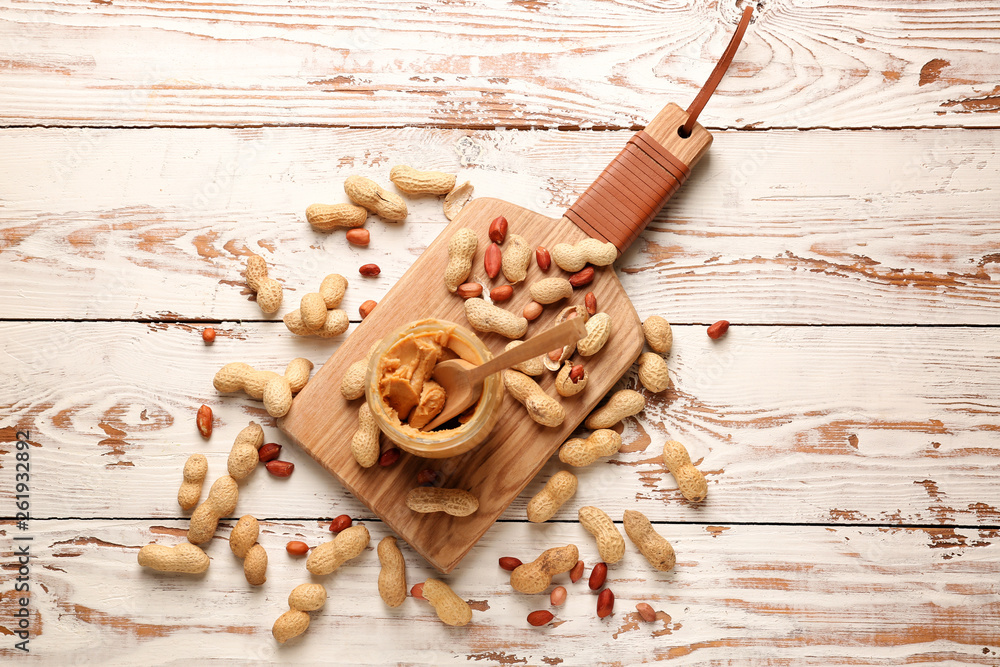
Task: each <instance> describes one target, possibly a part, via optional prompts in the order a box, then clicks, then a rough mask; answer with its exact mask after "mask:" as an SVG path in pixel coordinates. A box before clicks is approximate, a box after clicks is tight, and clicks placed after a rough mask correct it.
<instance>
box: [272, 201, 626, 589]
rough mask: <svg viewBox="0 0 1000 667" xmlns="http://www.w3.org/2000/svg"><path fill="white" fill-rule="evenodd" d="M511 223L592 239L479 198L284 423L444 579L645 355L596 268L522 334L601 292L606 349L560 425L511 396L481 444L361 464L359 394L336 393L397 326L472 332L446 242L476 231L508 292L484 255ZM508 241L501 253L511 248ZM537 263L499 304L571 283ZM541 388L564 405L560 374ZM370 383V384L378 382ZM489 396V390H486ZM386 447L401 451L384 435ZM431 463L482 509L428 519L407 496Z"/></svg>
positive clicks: (514, 308) (564, 237)
mask: <svg viewBox="0 0 1000 667" xmlns="http://www.w3.org/2000/svg"><path fill="white" fill-rule="evenodd" d="M499 216H503V217H505V218H506V219H507V221H508V223H509V224H510V234H511V235H513V234H518V235H520V236H522V237H523V238H524V239H525V241H526V242H527V244H528V247H529V248H531V249H534V248H536V247H538V246H545V247H549V248H551V247H554V246H555V244H556V243H558V242H560V241H563V242H567V243H576V242H577V241H580V240H582V239H585V238H588V236H587V234H585V233H584V232H583V231H582V230H580V229H579V228H577V227H576V226H575V225H573V223H571V222H570V221H568V220H566V219H561V220H557V219H554V218H548V217H546V216H544V215H540V214H538V213H535V212H534V211H529V210H528V209H525V208H521V207H519V206H515V205H513V204H510V203H508V202H505V201H502V200H499V199H489V198H480V199H476V200H474V201H472V202H470V203H469V204H467V205H466V206H465V208H463V209H462V211H461V213H459V215H458V216H457V217H456V218H455V220H454V221H452V222H451V224H449V225H448V226H447V227H446V228H445V230H444V231H443V232H442V233H441V235H440V236H439V237H438V238H437V239H436V240H435V241H433V242H432V243H431V244H430V245H429V246H428V247H427V250H425V251H424V252H423V253H422V254H421V255H420V257H419V258H418V259H417V261H416V262H414V264H413V265H412V266H411V267H410V269H409V270H408V271H407V272H406V273H405V274H404V275H403V277H402V278H401V279H400V281H399V283H398V284H397V285H396V286H395V287H394V288H393V289H391V290H390V291H389V293H388V294H386V295H385V297H384V298H383V299H382V301H381V302H380V303H379V305H378V306H377V307H376V308H375V310H373V311H372V312H371V314H370V315H368V317H366V318H365V320H364V321H363V322H362V323H361V324H360V325H359V326H358V328H357V330H356V332H354V333H353V334H352V335H351V336H350V337H349V338H348V339H347V340H345V341H344V342H343V344H342V345H341V346H340V347H338V348H337V350H336V352H334V354H333V355H332V356H331V357H330V358H329V359H328V360H327V361H326V362H325V363H324V364H323V367H322V368H321V369H320V370H318V371H317V372H316V373H315V374H314V375H313V377H312V379H311V380H310V381H309V384H307V385H306V387H305V388H304V389H303V390H302V391H301V392H299V395H298V396H296V397H295V400H294V401H293V402H292V408H291V410H290V411H289V412H288V414H287V415H285V416H284V417H282V418H281V419H280V420H279V422H278V425H279V427H280V428H281V430H282V431H283V432H284V433H285V435H287V436H288V438H289V439H291V441H292V442H294V443H295V444H296V445H297V446H298V447H299V448H301V449H302V450H304V451H305V452H307V453H308V454H309V455H310V456H312V457H313V458H314V459H315V460H316V462H317V463H319V464H320V465H321V466H323V467H324V468H325V469H326V470H328V471H329V472H330V473H331V474H332V475H333V476H334V477H336V478H337V480H338V481H340V482H341V483H342V484H343V485H344V486H345V487H347V488H348V489H349V490H350V491H351V493H352V494H354V496H355V497H356V498H358V499H359V500H360V501H362V502H363V503H364V504H365V505H367V506H368V507H369V508H370V509H371V511H373V512H375V514H376V515H377V516H378V517H379V519H381V520H382V521H384V522H385V523H386V524H387V525H388V526H389V527H391V529H392V530H393V531H394V532H395V533H396V534H398V535H399V536H400V537H401V538H402V539H404V540H406V542H408V543H409V544H410V546H411V547H413V548H414V549H415V550H416V551H417V552H418V553H420V554H421V555H422V556H424V558H426V559H427V560H428V561H429V562H430V563H431V564H432V565H434V567H436V568H438V569H439V570H441V571H442V572H450V571H451V570H452V568H454V567H455V565H456V564H457V563H458V562H459V561H460V560H461V559H462V558H463V557H464V556H465V554H466V553H468V551H469V549H471V548H472V546H473V545H474V544H475V543H476V541H478V540H479V538H480V537H481V536H482V535H483V533H485V532H486V531H487V530H489V528H490V526H492V525H493V522H494V521H496V520H497V518H498V517H499V516H500V515H501V514H502V513H503V512H504V510H505V509H507V506H508V505H509V504H510V503H511V501H512V500H514V498H516V497H517V495H518V494H519V493H520V492H521V490H522V489H523V488H524V487H525V486H526V485H527V484H528V483H529V482H530V481H531V479H532V478H533V477H534V476H535V474H536V473H537V472H538V470H539V469H540V468H541V467H542V466H543V465H544V464H545V461H546V460H547V459H548V458H549V457H550V456H551V455H552V454H553V452H555V451H556V450H557V449H558V448H559V446H560V445H561V444H562V443H563V442H564V441H565V440H566V438H567V437H568V436H569V434H570V433H572V432H573V430H574V429H575V428H576V427H577V425H579V424H580V423H581V422H583V420H584V419H586V418H587V415H588V414H590V412H591V410H593V408H594V407H596V406H597V403H598V402H599V401H600V400H601V398H602V397H603V396H604V395H605V394H606V393H607V391H608V390H609V389H610V388H611V386H612V385H613V384H614V383H615V381H616V380H617V379H618V378H619V377H621V376H622V375H623V374H624V373H625V372H626V371H627V370H628V369H629V367H630V366H631V365H632V362H633V361H635V360H636V358H637V357H638V356H639V353H640V352H641V351H642V346H643V334H642V329H641V327H640V321H639V317H638V316H637V315H636V312H635V310H634V308H633V307H632V304H631V303H630V302H629V299H628V296H627V295H626V294H625V291H624V290H623V289H622V287H621V284H620V283H619V282H618V280H617V277H616V276H615V274H614V273H613V272H612V271H611V270H610V269H607V268H600V269H598V270H597V272H596V277H595V278H594V281H593V282H592V283H591V284H590V285H588V286H587V287H586V289H580V290H574V292H573V294H572V295H571V296H570V298H568V299H564V300H560V301H558V302H556V303H555V304H552V305H551V306H549V307H548V308H546V310H545V312H544V313H543V314H542V315H541V316H540V317H539V318H538V319H536V320H535V321H533V322H531V323H529V326H528V333H527V334H526V336H525V337H530V336H532V335H534V334H537V333H540V332H542V331H545V330H546V329H549V328H551V327H552V326H554V324H555V320H556V317H557V316H558V314H559V312H560V311H562V310H563V309H564V308H566V307H569V306H571V305H573V306H576V305H580V306H582V304H583V297H584V294H585V293H586V292H587V290H590V291H593V292H594V294H596V296H597V299H598V303H599V304H602V305H601V312H603V313H606V314H607V315H608V316H610V317H611V321H612V322H613V326H612V328H611V332H610V336H609V337H608V340H607V343H606V344H605V346H604V349H602V350H601V351H600V352H599V353H598V354H596V355H594V356H593V357H591V358H588V359H582V358H581V357H580V356H579V355H578V356H576V357H575V359H576V360H578V361H575V362H574V363H585V364H586V365H587V369H588V375H589V380H588V381H587V386H586V388H585V389H584V390H583V391H582V392H580V393H579V394H577V395H576V396H574V397H573V398H572V399H567V400H561V401H560V403H561V405H562V407H563V409H564V410H565V418H564V420H562V422H561V423H560V424H559V425H557V426H553V427H551V428H550V427H546V426H542V425H541V424H538V423H535V422H534V421H532V420H531V418H529V417H528V413H527V411H526V410H525V409H524V407H523V406H522V405H521V404H519V403H518V402H517V401H516V400H515V399H514V398H513V397H512V396H511V395H510V393H509V392H506V391H505V392H504V397H503V400H502V402H501V403H500V406H499V407H498V412H499V418H498V421H497V423H496V425H495V426H494V427H493V429H492V430H491V431H490V432H489V436H488V437H487V438H486V439H485V440H484V441H483V442H482V443H481V444H479V445H477V446H476V447H475V448H474V449H472V450H470V451H468V452H467V453H465V454H462V455H459V456H452V457H449V458H446V459H434V460H430V459H424V458H421V457H417V456H410V455H406V453H405V452H404V456H403V458H402V459H401V460H400V461H399V463H397V464H396V465H395V466H392V467H390V468H382V467H381V466H373V467H371V468H362V467H361V466H360V465H358V462H357V461H356V460H355V459H354V456H353V455H352V454H351V438H352V436H353V434H354V431H355V430H356V429H357V428H358V417H357V410H358V407H359V405H360V403H361V402H362V400H363V399H358V400H354V401H349V400H347V399H345V398H344V396H343V395H342V394H341V392H340V384H341V380H342V378H343V376H344V373H345V372H347V369H348V367H349V366H350V365H351V364H353V363H354V362H355V361H357V360H358V359H364V358H365V355H366V354H367V352H368V349H369V348H370V347H371V345H372V344H373V343H374V342H375V341H377V340H382V339H383V337H385V336H387V335H389V334H390V333H391V332H392V331H394V330H395V329H397V328H399V327H401V326H404V325H406V324H408V323H410V322H413V321H415V320H424V319H427V318H435V319H439V320H443V321H446V322H454V323H456V324H459V325H461V326H464V327H466V328H472V327H471V326H470V324H469V320H468V319H467V318H466V316H465V302H464V300H463V299H461V298H460V297H458V296H457V295H455V294H451V293H449V292H448V290H447V288H446V287H445V285H444V270H445V267H446V266H447V265H448V257H449V255H448V244H449V241H450V240H451V238H452V236H453V235H454V234H455V233H456V232H457V231H458V230H460V229H471V230H472V231H473V232H474V233H475V234H476V237H477V250H476V253H475V256H474V257H473V260H472V266H473V268H472V273H471V276H470V279H475V280H476V281H477V282H480V283H482V284H484V285H486V286H487V288H489V287H494V286H499V285H505V284H507V280H506V278H505V277H504V276H503V275H499V276H497V278H496V279H495V280H491V279H490V278H489V277H488V276H487V275H486V273H485V269H484V268H483V257H484V254H485V252H486V248H487V247H488V246H489V245H490V238H489V227H490V223H491V222H492V221H493V220H494V219H495V218H497V217H499ZM509 244H510V241H509V239H508V242H507V244H505V245H504V246H503V247H504V248H505V249H506V248H508V247H509ZM531 255H532V256H531V257H529V259H530V261H531V264H530V265H529V266H528V271H527V277H526V278H525V279H524V282H523V283H522V284H519V285H518V288H519V289H518V293H517V294H516V295H515V296H514V297H513V298H512V299H511V300H509V301H507V302H506V303H504V304H503V305H499V304H498V307H500V308H503V309H504V310H506V311H507V312H509V313H514V314H515V315H517V316H518V317H520V314H521V311H522V310H523V308H524V306H525V305H527V303H528V302H530V301H531V297H530V296H529V295H528V294H527V292H526V289H525V286H526V285H530V284H531V283H533V282H535V281H537V280H541V279H543V278H545V277H553V276H557V275H562V276H564V277H565V276H568V275H569V274H566V273H564V272H562V271H560V270H559V268H558V267H552V268H550V269H549V271H548V273H545V272H543V271H542V270H541V269H539V268H538V265H537V264H536V263H535V261H534V257H533V255H534V252H532V253H531ZM479 338H480V339H481V340H482V341H483V343H485V344H486V346H487V347H489V348H490V350H491V351H492V352H493V354H494V355H496V354H499V353H500V352H503V349H504V346H505V345H507V343H509V342H510V340H511V339H510V338H509V337H504V336H501V335H499V334H495V333H493V334H482V333H481V334H479ZM538 380H539V385H540V386H541V390H542V391H544V392H545V393H546V394H547V395H548V396H550V397H555V398H556V399H558V395H557V394H556V391H555V388H554V386H553V385H554V380H555V374H553V373H546V374H545V376H544V377H543V378H539V379H538ZM371 382H373V381H371ZM484 393H485V392H484ZM382 440H383V443H382V449H383V450H385V449H388V448H390V447H393V446H394V445H393V444H392V443H391V442H389V441H388V440H387V439H386V438H382ZM423 468H433V469H435V470H440V472H441V474H442V476H444V477H446V478H447V479H446V481H444V482H443V485H444V486H447V487H448V488H455V489H461V490H463V491H468V492H469V493H471V494H472V495H473V496H475V497H476V498H477V499H478V501H479V507H478V509H477V510H476V511H475V512H474V513H472V514H470V515H469V516H464V517H453V516H450V515H448V514H445V513H443V512H433V513H430V514H420V513H417V512H414V511H411V510H410V509H409V508H408V507H407V505H406V496H407V494H408V493H409V492H410V491H411V490H412V489H414V488H416V487H417V486H418V482H417V474H418V473H419V472H420V470H421V469H423Z"/></svg>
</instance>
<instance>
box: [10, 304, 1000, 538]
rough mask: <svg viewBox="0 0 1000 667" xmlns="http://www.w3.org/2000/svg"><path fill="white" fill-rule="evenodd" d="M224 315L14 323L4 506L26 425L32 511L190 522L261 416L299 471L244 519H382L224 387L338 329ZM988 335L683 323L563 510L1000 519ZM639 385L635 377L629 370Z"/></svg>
mask: <svg viewBox="0 0 1000 667" xmlns="http://www.w3.org/2000/svg"><path fill="white" fill-rule="evenodd" d="M646 314H649V313H646ZM217 329H218V338H217V340H216V342H215V344H214V345H213V346H212V347H206V346H205V345H204V343H202V341H201V337H200V327H192V326H189V325H168V324H139V323H74V322H60V323H45V322H38V323H3V324H0V340H3V341H5V342H4V346H3V353H2V355H0V358H2V360H3V364H4V368H5V372H4V374H2V375H0V395H2V396H3V397H4V399H3V404H2V405H0V429H2V430H0V435H2V437H0V440H2V441H3V443H2V444H0V465H2V468H0V494H2V495H0V498H2V499H3V502H4V503H5V506H7V507H8V508H12V507H13V495H12V494H13V493H14V491H13V489H14V481H15V480H14V472H15V471H14V469H13V465H11V459H10V457H11V456H13V455H12V454H11V452H12V451H13V448H12V446H11V445H10V444H9V443H10V442H12V441H13V439H14V433H15V431H16V430H17V429H21V430H30V431H31V434H32V436H31V439H32V441H33V442H34V443H35V444H36V445H37V446H35V447H33V448H32V450H31V457H32V462H33V466H34V467H36V468H37V470H38V471H39V473H38V477H37V479H36V483H35V485H34V486H33V488H32V515H33V516H37V517H40V518H41V517H61V516H75V517H154V518H176V517H179V516H182V515H183V514H182V513H181V512H180V510H179V508H178V506H177V503H176V495H177V488H178V485H179V484H180V481H181V468H182V467H183V465H184V461H185V459H186V458H187V457H188V456H189V455H190V454H192V453H195V452H201V453H204V454H205V455H206V456H207V457H208V460H209V482H211V481H212V480H214V479H215V478H216V477H217V476H219V475H220V474H222V471H223V470H224V469H225V462H226V457H227V456H228V453H229V450H230V448H231V446H232V443H233V439H234V438H235V437H236V434H237V433H238V432H239V430H240V429H241V428H243V426H245V425H246V423H247V421H249V420H250V419H254V420H256V421H258V422H259V423H261V424H263V425H264V427H265V433H266V439H267V441H268V442H279V443H283V444H285V447H284V450H283V452H282V458H283V459H287V460H289V461H292V462H294V463H295V465H296V469H295V473H294V475H293V477H292V478H291V479H289V480H279V479H275V478H273V477H271V476H270V475H268V474H267V472H266V471H264V470H263V469H261V470H258V471H257V472H256V473H254V475H253V476H252V477H251V478H250V479H249V480H248V481H247V482H246V483H244V484H243V485H242V487H241V488H242V492H241V497H240V502H239V505H238V508H237V515H239V514H242V513H243V512H249V513H251V514H254V515H255V516H258V517H260V518H264V517H275V518H289V517H302V516H326V517H333V516H336V515H338V514H342V513H343V514H349V515H352V516H356V517H366V516H367V517H371V514H370V513H369V512H368V511H367V510H366V509H365V508H364V506H362V505H361V504H360V503H358V502H356V501H354V500H352V499H351V497H350V494H348V493H347V492H346V491H345V490H344V488H343V487H341V486H340V484H338V483H337V482H336V481H335V480H334V479H333V478H332V477H331V476H330V475H329V474H328V473H326V472H325V471H324V470H323V469H321V468H320V467H319V466H318V465H317V464H315V463H314V462H313V461H312V459H311V458H310V457H309V456H308V455H306V454H305V453H304V452H302V451H300V450H299V449H298V448H296V447H295V446H294V445H292V444H290V443H288V441H287V440H286V439H285V438H284V437H283V436H282V435H281V433H280V432H279V431H278V430H277V429H276V428H275V427H274V425H273V420H272V419H271V418H269V417H268V416H267V414H266V413H265V412H264V410H263V406H262V405H261V403H260V402H259V401H252V400H250V399H245V398H240V397H236V396H232V397H230V396H225V397H223V396H219V395H218V394H217V393H216V392H215V390H214V389H213V387H212V376H213V375H214V373H215V371H216V370H217V369H218V368H220V367H221V366H222V365H223V364H224V363H226V362H229V361H238V360H242V361H246V362H249V363H251V364H253V365H255V366H256V367H257V368H261V369H277V370H280V369H282V368H284V365H285V364H286V363H287V362H288V360H289V359H291V358H293V357H296V356H304V357H307V358H309V359H311V360H313V361H314V362H316V363H317V364H321V363H322V362H323V361H325V360H326V358H327V357H329V356H330V354H331V353H332V352H333V350H335V349H336V347H337V345H338V342H337V341H336V340H334V341H321V340H308V339H302V338H299V337H296V336H293V335H292V334H290V333H289V332H288V331H287V330H286V329H285V328H284V326H283V325H282V324H279V323H269V324H245V325H224V326H219V327H217ZM989 331H990V330H989V329H982V328H958V327H955V328H953V327H781V326H768V327H764V326H755V327H742V326H738V325H736V326H733V327H732V328H731V329H730V331H729V333H728V334H727V336H726V337H725V338H723V339H721V340H720V341H718V342H712V341H711V340H710V339H709V338H708V337H707V336H706V335H705V329H704V327H699V326H683V327H681V326H678V327H674V337H675V342H674V349H673V352H671V354H670V356H669V358H668V360H667V362H668V365H669V367H670V373H671V379H672V381H673V385H674V386H673V388H672V389H670V390H668V391H667V392H666V393H665V394H664V395H662V396H656V397H651V398H650V401H649V406H648V407H647V409H646V411H645V412H644V413H643V414H641V415H640V416H639V418H638V419H629V420H627V421H626V423H625V430H624V433H623V438H624V442H625V444H624V446H623V451H622V452H621V453H620V454H618V455H617V456H615V457H612V458H611V459H606V460H602V461H600V462H598V463H596V464H594V465H593V466H591V467H590V468H586V469H574V470H573V472H574V473H575V474H577V475H578V476H579V477H580V485H579V489H578V491H577V494H576V496H575V497H574V499H573V500H572V501H571V503H569V504H568V505H567V506H566V508H564V509H563V510H562V511H561V512H560V513H559V514H557V515H556V519H557V520H560V521H561V520H570V521H572V520H574V519H575V517H576V508H578V507H580V506H583V505H597V506H599V507H602V508H605V509H607V511H609V512H611V513H612V514H620V513H621V511H622V510H623V509H625V508H628V507H637V508H639V509H640V510H641V511H643V512H645V513H646V514H648V515H649V516H650V517H652V518H654V519H655V520H660V521H663V520H671V521H674V520H676V521H703V522H713V523H726V522H778V523H796V522H802V523H848V524H889V525H896V524H918V525H942V526H954V525H976V526H985V527H988V526H996V525H997V524H998V523H1000V488H998V486H997V484H996V479H997V476H998V474H1000V467H998V466H1000V443H998V441H997V435H996V434H997V431H998V429H1000V398H998V397H1000V358H998V356H997V354H996V349H995V348H996V345H995V341H994V338H995V337H993V336H991V335H990V333H989ZM624 384H625V385H627V386H636V379H635V376H634V371H633V374H630V375H629V376H628V377H627V378H626V380H625V382H624ZM202 403H206V404H208V405H209V406H211V407H212V408H213V410H214V412H215V415H216V424H215V432H214V434H213V435H212V438H211V440H209V441H208V442H205V441H204V440H202V438H201V436H199V435H198V434H197V431H196V429H195V413H196V411H197V408H198V406H199V405H201V404H202ZM518 409H520V408H518ZM515 414H517V413H515ZM668 439H678V440H681V441H682V442H684V443H685V444H686V445H687V447H688V448H689V450H690V452H691V456H692V458H693V459H694V461H695V462H696V463H697V465H698V467H699V468H700V469H701V470H703V471H704V472H705V473H706V475H707V477H708V480H709V495H708V499H707V500H706V501H705V502H704V503H702V504H700V505H692V504H689V503H687V502H685V501H684V500H683V499H682V497H681V495H680V493H679V492H678V491H677V488H676V484H675V483H674V480H673V477H672V476H671V475H669V474H668V473H667V472H666V471H665V470H664V469H663V466H662V464H661V463H660V459H659V457H660V452H661V449H662V445H663V442H665V441H666V440H668ZM442 463H443V462H442ZM403 464H404V465H406V461H405V460H404V461H403ZM563 467H564V466H562V464H560V463H559V462H558V460H555V459H553V460H552V461H551V462H549V463H548V464H546V466H545V467H544V468H543V469H542V471H541V473H540V474H539V476H538V477H537V478H536V479H535V480H534V481H532V482H531V483H530V484H529V485H528V487H527V488H526V489H525V491H524V493H523V494H521V496H519V498H518V499H517V500H516V501H515V503H514V504H513V505H512V506H511V508H510V509H509V510H508V511H507V512H506V513H505V514H504V515H503V517H502V518H504V519H505V520H511V521H519V520H523V519H524V517H525V514H524V512H525V504H526V502H527V500H528V499H529V498H530V497H531V496H532V495H533V494H535V493H537V492H538V491H539V490H540V489H541V488H542V486H543V485H544V483H545V481H547V479H548V478H549V477H550V476H551V475H552V474H554V473H555V472H556V471H558V470H560V469H562V468H563ZM108 489H113V490H114V493H107V492H104V491H106V490H108ZM11 511H12V510H11Z"/></svg>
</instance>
